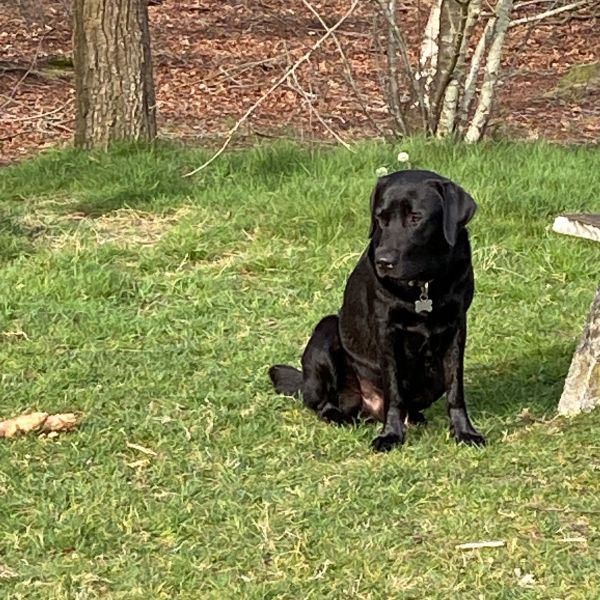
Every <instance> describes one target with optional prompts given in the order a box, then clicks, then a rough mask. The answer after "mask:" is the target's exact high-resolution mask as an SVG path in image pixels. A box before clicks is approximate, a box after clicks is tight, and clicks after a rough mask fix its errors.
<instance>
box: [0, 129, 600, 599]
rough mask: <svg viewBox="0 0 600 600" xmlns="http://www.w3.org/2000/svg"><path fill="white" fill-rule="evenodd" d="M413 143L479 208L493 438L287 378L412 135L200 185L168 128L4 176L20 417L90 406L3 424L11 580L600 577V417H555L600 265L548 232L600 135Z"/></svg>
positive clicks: (401, 584)
mask: <svg viewBox="0 0 600 600" xmlns="http://www.w3.org/2000/svg"><path fill="white" fill-rule="evenodd" d="M403 149H405V150H408V152H409V153H410V155H411V158H412V164H413V166H417V167H421V168H431V169H434V170H437V171H439V172H441V173H443V174H445V175H447V176H449V177H451V178H453V179H455V180H457V181H458V182H460V183H461V184H462V185H463V186H464V187H465V188H466V189H467V190H469V191H470V192H471V193H472V194H473V195H474V196H475V198H476V199H477V201H478V203H479V211H478V213H477V216H476V218H475V219H474V221H473V223H472V227H471V231H472V241H473V248H474V260H475V267H476V277H477V289H478V292H477V295H476V299H475V302H474V305H473V307H472V310H471V312H470V332H469V342H468V349H467V365H466V378H467V382H466V387H467V394H468V397H469V403H470V409H471V410H470V412H471V416H472V418H473V420H474V422H475V423H476V425H477V426H478V427H479V428H480V429H481V430H482V431H483V432H484V433H485V434H486V435H487V437H488V442H489V446H488V447H487V448H486V449H484V450H476V449H471V448H466V447H457V446H455V444H454V443H453V442H452V441H451V440H450V439H449V436H448V433H447V424H446V420H445V415H444V406H443V403H442V402H440V403H438V404H437V405H436V406H435V407H434V408H433V409H432V410H431V411H430V414H429V417H430V422H429V424H428V425H427V427H425V428H418V429H413V430H411V431H410V432H409V437H408V441H407V443H406V444H405V446H404V447H403V448H402V449H401V450H400V451H396V452H393V453H391V454H389V455H376V454H373V453H372V452H371V450H370V441H371V439H372V438H373V437H374V435H375V434H376V431H377V428H376V427H375V426H373V425H364V426H360V427H357V428H335V427H331V426H328V425H326V424H324V423H321V422H319V421H317V420H316V419H315V418H314V417H313V415H312V414H309V412H308V411H306V410H304V409H303V408H302V407H301V406H300V405H299V404H294V403H293V402H292V401H291V400H289V399H287V398H284V397H279V396H276V395H275V394H274V393H273V392H272V391H271V389H270V385H269V382H268V379H267V377H266V369H267V367H268V366H269V365H270V364H272V363H273V362H292V363H297V361H298V357H299V355H300V353H301V351H302V349H303V345H304V343H305V342H306V340H307V338H308V335H309V334H310V331H311V328H312V327H313V326H314V324H315V323H316V322H317V320H318V319H319V318H320V317H321V316H323V315H324V314H327V313H331V312H334V311H336V310H337V308H338V307H339V304H340V298H341V294H342V290H343V285H344V281H345V279H346V277H347V275H348V273H349V272H350V270H351V269H352V266H353V264H354V262H355V261H356V259H357V257H358V255H359V254H360V253H361V251H362V249H363V247H364V246H365V243H366V233H367V230H368V198H369V194H370V190H371V187H372V186H373V183H374V171H375V169H376V168H377V167H379V166H381V165H384V164H386V165H388V166H390V167H393V162H394V157H395V155H396V153H397V150H398V148H391V147H386V146H381V145H364V146H360V147H359V152H358V154H356V155H350V154H348V153H346V152H345V151H342V150H335V151H333V150H332V151H323V150H320V151H312V152H311V151H309V150H306V149H302V148H297V147H292V146H275V147H259V148H255V149H252V150H247V151H243V152H239V153H232V154H229V155H227V156H224V157H222V158H221V159H220V160H219V161H217V162H216V163H215V164H214V165H213V166H212V167H211V168H209V169H208V170H207V171H205V172H203V173H201V174H199V175H198V176H197V177H195V178H188V179H183V178H181V176H180V175H181V174H182V173H184V172H185V171H186V170H187V169H189V168H191V167H193V166H195V165H197V164H200V162H201V161H202V159H203V158H206V154H204V153H203V152H201V151H197V150H191V149H184V148H179V147H169V146H166V147H165V146H158V147H156V148H154V149H151V150H148V149H143V148H121V149H118V150H115V151H114V152H111V153H110V154H108V155H103V154H91V155H85V154H79V153H77V152H74V151H66V152H59V153H50V154H48V155H44V156H41V157H39V158H38V159H36V160H33V161H31V162H26V163H23V164H21V165H17V166H14V167H11V168H6V169H3V170H2V171H0V201H1V204H0V207H1V213H0V268H1V270H2V272H1V279H0V282H1V283H0V285H1V288H2V292H1V294H0V336H1V338H0V364H1V365H2V367H1V377H2V380H1V381H2V387H1V395H0V415H2V416H11V415H14V414H18V413H20V412H22V411H27V410H32V409H37V410H45V411H49V412H54V411H71V410H77V411H82V412H83V413H84V415H85V419H84V421H83V424H82V426H81V427H80V429H79V430H77V431H75V432H73V433H70V434H66V435H62V436H61V437H59V438H57V439H54V440H48V439H40V438H37V437H35V436H29V437H25V438H21V439H18V440H5V441H3V442H2V443H0V497H1V500H2V501H1V503H0V590H2V597H6V598H10V599H11V600H18V599H27V600H36V599H40V600H41V599H43V600H49V599H61V600H67V599H69V600H71V599H88V598H108V599H111V600H114V599H127V600H134V599H138V598H140V599H144V600H147V599H150V598H152V599H154V598H168V599H172V598H188V599H191V600H192V599H199V598H201V599H215V600H217V599H219V600H220V599H225V598H232V599H234V598H235V599H237V598H252V599H257V600H258V599H264V598H301V599H303V598H315V599H321V598H372V599H374V600H378V599H381V598H411V599H421V598H423V599H437V598H440V599H442V598H444V599H446V598H457V599H461V600H463V599H467V600H469V599H474V600H478V599H480V598H485V599H486V600H487V599H488V598H502V599H511V598H515V599H517V598H519V599H521V598H526V599H529V598H531V599H538V598H548V599H551V598H562V599H567V598H568V599H569V600H571V599H586V600H587V599H596V598H600V582H599V578H598V573H599V571H600V560H599V556H600V553H599V542H600V532H599V523H600V501H599V497H600V437H599V433H598V432H599V427H600V411H596V412H595V413H591V414H587V415H582V416H579V417H577V418H574V419H572V420H563V419H557V418H554V415H555V407H556V404H557V401H558V398H559V396H560V392H561V389H562V382H563V380H564V376H565V374H566V371H567V369H568V365H569V361H570V357H571V355H572V352H573V349H574V346H575V344H576V341H577V338H578V336H579V334H580V332H581V330H582V326H583V323H584V319H585V315H586V312H587V310H588V306H589V304H590V302H591V300H592V296H593V293H594V290H595V287H596V285H597V284H598V265H599V264H600V261H599V256H598V248H596V247H595V246H594V244H593V243H591V242H585V241H583V240H578V239H574V238H567V237H566V236H560V235H557V234H554V233H552V232H551V231H550V230H549V226H550V225H551V223H552V220H553V217H554V215H556V214H557V213H559V212H561V211H564V210H580V209H586V210H595V211H600V196H599V195H598V164H599V162H600V161H599V154H598V151H597V150H593V149H583V148H579V149H568V148H559V147H552V146H548V145H544V144H520V145H514V144H508V143H507V144H498V145H489V146H478V147H463V146H453V145H448V144H437V143H432V142H426V141H422V140H412V141H409V142H407V143H406V144H405V145H404V147H403ZM525 408H527V409H528V411H529V412H528V413H525V414H524V413H522V411H523V409H525ZM128 443H129V444H138V445H141V446H143V447H146V448H148V449H150V450H152V451H153V452H154V453H155V454H146V453H144V452H141V451H140V450H137V449H136V448H134V447H130V446H128ZM576 537H583V538H585V539H586V540H587V543H575V542H568V541H564V540H565V539H568V538H576ZM490 539H492V540H493V539H502V540H505V541H506V546H505V547H502V548H495V549H482V550H475V551H460V550H457V549H456V548H455V546H456V545H457V544H460V543H462V542H469V541H481V540H490ZM529 574H531V575H532V576H533V578H534V579H533V582H532V583H531V584H530V585H525V584H526V582H527V579H525V580H523V579H522V578H523V577H524V576H526V575H529ZM529 580H530V578H529ZM530 581H531V580H530Z"/></svg>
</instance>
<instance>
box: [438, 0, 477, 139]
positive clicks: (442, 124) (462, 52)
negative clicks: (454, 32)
mask: <svg viewBox="0 0 600 600" xmlns="http://www.w3.org/2000/svg"><path fill="white" fill-rule="evenodd" d="M480 10H481V0H471V2H470V3H469V5H468V7H467V11H468V12H467V17H466V21H465V23H464V28H463V31H462V34H461V39H460V47H459V49H458V59H457V61H456V65H455V67H454V71H453V72H452V73H451V77H450V82H449V83H448V86H447V87H446V90H445V92H444V97H443V100H442V101H441V102H442V105H441V109H440V118H439V120H438V126H437V130H436V134H437V136H438V137H446V136H448V135H451V134H452V133H454V132H455V130H456V128H457V125H458V123H457V121H458V116H459V111H458V105H459V99H460V96H461V91H462V90H463V86H465V77H466V73H465V68H466V61H467V50H468V48H469V40H470V38H471V33H472V31H473V27H474V26H475V23H476V22H477V20H478V19H479V13H480ZM465 87H466V86H465Z"/></svg>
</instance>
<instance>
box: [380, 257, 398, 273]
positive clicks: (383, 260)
mask: <svg viewBox="0 0 600 600" xmlns="http://www.w3.org/2000/svg"><path fill="white" fill-rule="evenodd" d="M375 262H376V263H377V266H378V267H379V268H380V269H381V270H383V271H389V270H391V269H393V268H394V266H395V265H396V263H395V262H394V260H393V259H392V257H391V256H380V257H379V258H378V259H377V260H376V261H375Z"/></svg>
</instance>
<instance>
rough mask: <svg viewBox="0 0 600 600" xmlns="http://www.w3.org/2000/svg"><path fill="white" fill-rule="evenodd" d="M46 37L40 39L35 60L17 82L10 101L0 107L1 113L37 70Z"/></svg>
mask: <svg viewBox="0 0 600 600" xmlns="http://www.w3.org/2000/svg"><path fill="white" fill-rule="evenodd" d="M45 37H46V34H45V33H44V34H42V37H41V38H40V41H39V42H38V45H37V48H36V50H35V54H34V56H33V58H32V59H31V64H30V65H29V68H28V69H27V71H25V73H23V76H22V77H21V78H20V79H19V81H17V83H16V84H15V86H14V87H13V89H12V90H11V92H10V94H9V95H8V100H6V102H5V103H4V104H3V105H2V106H0V111H1V110H3V109H4V108H6V107H7V106H8V105H9V104H10V103H11V101H12V99H13V98H14V97H15V94H16V93H17V90H18V89H19V86H20V85H21V84H22V83H23V82H24V81H25V79H27V77H29V74H30V73H31V72H32V71H33V69H34V68H35V66H36V64H37V59H38V56H39V55H40V52H41V51H42V44H43V42H44V38H45Z"/></svg>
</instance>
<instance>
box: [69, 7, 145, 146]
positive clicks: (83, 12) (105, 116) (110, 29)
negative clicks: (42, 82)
mask: <svg viewBox="0 0 600 600" xmlns="http://www.w3.org/2000/svg"><path fill="white" fill-rule="evenodd" d="M73 8H74V10H73V18H74V27H73V48H74V51H73V60H74V65H75V89H76V101H77V115H76V123H75V145H76V146H77V147H80V148H92V147H101V148H106V147H108V146H109V145H110V144H111V143H112V142H114V141H117V140H152V139H153V138H154V137H155V136H156V106H155V104H156V103H155V95H154V80H153V77H152V60H151V54H150V33H149V29H148V7H147V0H74V2H73Z"/></svg>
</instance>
